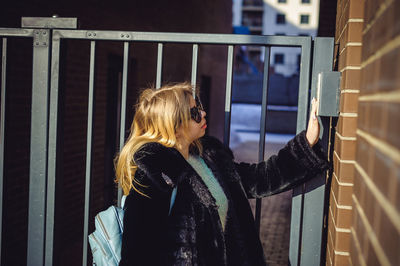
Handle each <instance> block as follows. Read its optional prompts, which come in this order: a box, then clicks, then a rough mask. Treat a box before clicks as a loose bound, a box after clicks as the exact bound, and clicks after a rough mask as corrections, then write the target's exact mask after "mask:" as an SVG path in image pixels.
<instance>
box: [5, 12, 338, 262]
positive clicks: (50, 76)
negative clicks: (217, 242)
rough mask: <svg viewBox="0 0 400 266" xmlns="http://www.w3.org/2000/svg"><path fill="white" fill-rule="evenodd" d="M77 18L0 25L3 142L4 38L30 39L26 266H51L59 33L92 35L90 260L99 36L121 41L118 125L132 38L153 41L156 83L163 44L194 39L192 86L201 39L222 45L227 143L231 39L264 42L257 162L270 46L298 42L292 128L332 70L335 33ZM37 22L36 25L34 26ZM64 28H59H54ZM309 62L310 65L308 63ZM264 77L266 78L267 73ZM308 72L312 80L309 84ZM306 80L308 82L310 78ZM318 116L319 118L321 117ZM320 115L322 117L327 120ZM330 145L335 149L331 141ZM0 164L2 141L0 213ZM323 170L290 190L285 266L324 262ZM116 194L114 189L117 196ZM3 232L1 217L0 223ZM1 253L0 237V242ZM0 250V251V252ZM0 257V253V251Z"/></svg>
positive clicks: (302, 120)
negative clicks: (107, 27)
mask: <svg viewBox="0 0 400 266" xmlns="http://www.w3.org/2000/svg"><path fill="white" fill-rule="evenodd" d="M76 25H77V19H76V18H22V27H24V29H10V28H0V37H3V46H2V47H3V49H2V51H3V54H2V73H1V75H2V83H1V96H2V97H1V101H2V102H1V117H0V118H1V123H0V141H1V143H4V132H5V128H4V125H5V104H6V102H5V97H4V96H5V93H6V75H5V74H6V61H7V38H8V37H30V38H33V72H32V73H33V80H32V114H31V121H32V123H31V155H30V192H29V215H28V219H29V220H28V221H29V222H28V253H27V262H28V264H29V265H52V264H53V233H54V204H55V178H56V149H57V147H56V143H57V117H58V115H57V109H58V106H57V103H58V86H59V63H60V62H59V60H60V42H61V41H62V40H63V39H84V40H90V66H89V67H90V72H89V84H88V89H89V98H88V122H87V149H86V151H87V152H86V179H85V203H84V204H85V210H84V235H83V247H84V250H83V261H82V264H83V265H86V263H87V241H88V240H87V236H88V224H89V220H88V219H89V195H90V190H89V189H90V176H91V173H90V170H91V167H90V165H91V150H92V149H91V146H92V130H93V101H94V97H93V93H94V71H95V68H94V66H95V52H96V42H98V41H103V40H108V41H110V40H112V41H120V42H123V43H124V55H123V80H122V97H121V118H120V119H121V120H120V125H121V126H122V125H125V111H126V92H127V91H126V90H127V72H128V59H129V44H130V43H132V42H150V43H157V44H158V52H157V74H156V77H155V80H156V86H157V87H158V88H159V87H160V86H161V72H162V71H161V70H162V59H163V46H164V44H166V43H175V44H192V47H193V52H192V75H191V83H192V84H193V85H195V84H196V75H197V58H198V47H199V45H203V44H213V45H224V46H227V53H228V60H227V73H226V92H225V129H224V144H225V145H229V135H230V118H231V96H232V95H231V94H232V93H231V88H232V75H233V51H234V47H235V46H236V45H252V46H261V47H265V53H264V62H265V63H264V72H263V75H264V80H263V86H262V87H263V98H262V109H261V112H262V114H261V120H260V147H259V161H262V160H264V148H265V147H264V146H265V133H266V132H265V125H266V113H267V92H268V77H269V73H268V70H269V62H270V49H271V47H275V46H281V47H282V46H284V47H300V48H301V62H300V74H299V98H298V114H297V127H296V132H297V133H299V132H300V131H302V130H304V129H306V125H307V120H308V119H307V117H308V111H309V110H310V95H309V90H308V89H309V87H310V85H311V96H315V95H316V86H317V75H318V73H320V72H322V71H330V70H332V65H333V64H332V63H333V43H334V42H333V38H321V37H316V38H315V39H314V40H312V38H311V37H305V36H299V37H297V36H296V37H293V36H255V35H233V34H190V33H159V32H134V31H104V30H101V31H96V30H76ZM32 28H37V29H32ZM57 28H63V29H57ZM311 62H312V64H311ZM265 77H266V78H265ZM310 78H311V82H310ZM310 83H311V84H310ZM319 119H321V118H319ZM326 119H328V120H329V118H322V120H323V121H322V122H323V125H325V127H324V128H323V129H322V130H321V138H322V142H323V143H324V145H325V148H326V150H328V148H329V147H328V146H329V142H330V125H331V121H328V122H327V120H326ZM324 121H325V122H324ZM119 139H120V143H119V145H120V148H121V147H122V146H123V144H124V141H125V135H124V131H123V130H120V138H119ZM331 148H332V147H331ZM3 163H4V145H1V147H0V213H1V211H2V199H3V192H2V191H3V185H2V182H3V172H4V169H3ZM325 180H326V174H322V175H319V176H317V177H315V178H314V179H312V180H311V181H309V182H308V183H306V184H305V185H303V186H302V187H299V188H296V189H294V192H293V200H292V217H291V230H290V250H289V264H290V265H307V266H308V265H319V264H320V263H321V262H323V261H324V260H325V256H324V250H325V248H326V243H323V231H324V228H325V226H326V225H324V215H325V211H326V209H325V208H326V204H324V197H325ZM120 196H121V192H119V199H120ZM256 205H257V206H256V223H257V225H258V226H259V223H260V214H261V199H259V200H257V204H256ZM0 233H1V223H0ZM0 240H1V234H0ZM0 251H1V241H0ZM0 255H1V254H0ZM0 258H1V257H0Z"/></svg>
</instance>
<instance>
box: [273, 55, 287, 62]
mask: <svg viewBox="0 0 400 266" xmlns="http://www.w3.org/2000/svg"><path fill="white" fill-rule="evenodd" d="M284 62H285V55H284V54H278V53H277V54H275V56H274V63H275V64H283V63H284Z"/></svg>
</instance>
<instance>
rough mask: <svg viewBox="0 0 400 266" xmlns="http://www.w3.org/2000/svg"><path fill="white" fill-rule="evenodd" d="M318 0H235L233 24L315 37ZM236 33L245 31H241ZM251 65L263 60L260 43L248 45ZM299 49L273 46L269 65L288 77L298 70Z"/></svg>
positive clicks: (265, 32)
mask: <svg viewBox="0 0 400 266" xmlns="http://www.w3.org/2000/svg"><path fill="white" fill-rule="evenodd" d="M318 19H319V0H264V1H263V0H234V1H233V26H234V27H236V28H237V27H246V28H247V29H248V31H247V33H248V34H263V35H291V36H312V37H315V36H316V34H317V30H318ZM238 33H246V31H243V30H242V31H241V32H238ZM247 52H248V56H249V58H250V59H251V61H252V62H253V64H254V65H259V63H258V61H260V60H261V61H262V58H263V57H262V54H263V52H262V49H261V48H260V47H248V48H247ZM299 62H300V51H299V49H295V48H283V47H280V48H274V49H272V51H271V66H272V67H274V69H275V73H279V74H283V75H284V76H286V77H288V76H291V75H293V74H296V73H297V72H298V65H299Z"/></svg>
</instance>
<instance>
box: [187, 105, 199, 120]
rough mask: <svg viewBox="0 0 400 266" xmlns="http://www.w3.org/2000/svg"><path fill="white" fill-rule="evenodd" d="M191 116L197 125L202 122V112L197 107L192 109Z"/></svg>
mask: <svg viewBox="0 0 400 266" xmlns="http://www.w3.org/2000/svg"><path fill="white" fill-rule="evenodd" d="M190 116H191V118H192V119H193V120H194V121H195V122H196V123H200V122H201V111H200V110H199V108H197V106H196V107H193V108H191V109H190Z"/></svg>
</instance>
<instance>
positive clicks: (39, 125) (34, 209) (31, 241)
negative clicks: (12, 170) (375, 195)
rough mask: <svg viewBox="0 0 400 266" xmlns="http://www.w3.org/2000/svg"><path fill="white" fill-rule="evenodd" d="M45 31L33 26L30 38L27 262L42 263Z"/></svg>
mask: <svg viewBox="0 0 400 266" xmlns="http://www.w3.org/2000/svg"><path fill="white" fill-rule="evenodd" d="M49 32H50V31H49V30H44V29H41V30H36V31H35V34H36V35H38V36H42V37H41V38H43V39H40V41H34V42H33V43H34V44H33V71H32V114H31V151H30V169H29V214H28V250H27V264H28V265H43V264H44V246H45V243H44V241H45V217H46V177H47V142H48V99H49V84H48V83H49V82H48V77H49V57H50V48H49V45H48V41H43V40H45V37H44V36H48V35H49Z"/></svg>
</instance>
